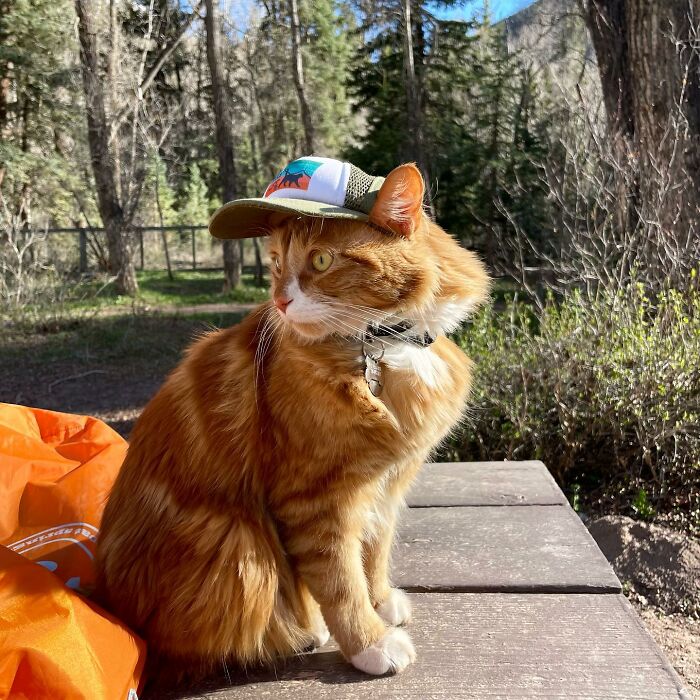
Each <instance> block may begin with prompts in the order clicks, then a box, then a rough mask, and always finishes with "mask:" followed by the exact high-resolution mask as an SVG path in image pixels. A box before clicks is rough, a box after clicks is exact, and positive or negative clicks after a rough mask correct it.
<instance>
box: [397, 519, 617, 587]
mask: <svg viewBox="0 0 700 700" xmlns="http://www.w3.org/2000/svg"><path fill="white" fill-rule="evenodd" d="M393 562H394V566H393V569H392V571H393V574H392V575H393V581H394V583H395V584H396V585H398V586H401V587H403V588H407V589H409V590H419V591H430V590H456V591H503V592H508V591H554V592H557V591H566V592H592V591H601V592H618V591H620V582H619V581H618V580H617V577H616V576H615V574H614V573H613V571H612V569H611V568H610V565H609V564H608V562H607V561H606V559H605V557H604V556H603V554H602V553H601V551H600V550H599V549H598V546H597V545H596V543H595V542H594V541H593V538H592V537H591V536H590V535H589V534H588V531H587V530H586V528H585V527H584V525H583V524H582V523H581V521H580V519H579V518H578V516H577V515H576V514H575V513H574V512H573V511H572V510H571V509H570V508H569V507H568V506H529V507H527V508H516V507H510V508H502V507H499V506H483V507H479V508H472V507H457V508H409V509H408V510H406V511H405V512H404V513H403V515H402V519H401V525H400V528H399V534H398V538H397V543H396V545H395V548H394V557H393Z"/></svg>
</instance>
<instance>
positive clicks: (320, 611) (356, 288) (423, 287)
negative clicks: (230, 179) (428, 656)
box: [97, 165, 488, 673]
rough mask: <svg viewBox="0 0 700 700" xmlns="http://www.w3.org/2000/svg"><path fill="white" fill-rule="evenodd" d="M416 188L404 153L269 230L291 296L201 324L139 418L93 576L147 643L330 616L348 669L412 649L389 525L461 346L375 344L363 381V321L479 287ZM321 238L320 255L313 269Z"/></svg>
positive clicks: (472, 263) (442, 306) (415, 316)
mask: <svg viewBox="0 0 700 700" xmlns="http://www.w3.org/2000/svg"><path fill="white" fill-rule="evenodd" d="M422 196H423V183H422V180H421V179H420V175H419V174H418V171H417V170H416V168H415V167H414V166H411V165H406V166H401V167H400V168H397V169H396V170H395V171H394V172H393V173H392V174H391V175H390V176H389V178H387V181H386V182H385V184H384V186H383V187H382V190H381V191H380V193H379V196H378V198H377V201H376V204H375V206H374V209H373V211H372V214H371V216H370V223H368V224H364V223H358V222H353V221H347V222H346V221H338V220H330V219H326V220H319V219H308V218H306V219H288V220H286V221H284V222H283V223H281V224H280V225H279V226H277V227H275V228H274V229H273V230H271V232H270V237H269V246H270V255H271V259H272V261H273V264H272V295H273V299H279V298H281V297H283V296H285V295H286V296H287V297H289V295H290V290H292V292H293V293H294V294H297V298H296V299H294V298H293V299H292V301H291V302H290V304H289V306H288V307H287V309H286V312H282V311H280V310H278V308H276V307H275V305H274V303H272V302H268V303H266V304H263V305H262V306H260V307H259V308H258V309H257V310H255V311H254V312H252V313H251V314H250V315H249V316H248V317H247V318H246V319H245V320H244V321H243V322H242V323H240V324H239V325H237V326H234V327H232V328H228V329H224V330H217V331H213V332H211V333H208V334H207V335H205V336H204V337H202V338H200V339H199V340H197V341H196V342H195V343H194V344H193V345H192V346H191V347H190V348H189V350H188V351H187V354H186V356H185V358H184V360H183V361H182V363H181V364H180V365H179V366H178V367H177V368H176V369H175V370H174V371H173V373H172V374H171V375H170V376H169V378H168V379H167V380H166V382H165V384H164V385H163V387H162V388H161V389H160V391H159V392H158V393H157V394H156V396H155V397H154V398H153V400H152V401H151V402H150V403H149V404H148V406H147V407H146V409H145V410H144V412H143V414H142V416H141V417H140V419H139V420H138V422H137V424H136V426H135V428H134V431H133V434H132V438H131V444H130V447H129V451H128V455H127V458H126V461H125V462H124V465H123V467H122V469H121V472H120V474H119V477H118V479H117V481H116V483H115V486H114V489H113V491H112V493H111V496H110V498H109V502H108V504H107V507H106V510H105V514H104V519H103V523H102V530H101V534H100V538H99V543H98V570H99V581H98V592H97V595H98V599H99V600H101V601H102V602H103V604H105V605H106V606H107V607H108V608H109V609H111V610H112V611H113V612H114V613H116V614H117V615H118V616H119V617H121V618H122V619H123V620H125V621H126V622H127V623H128V624H129V625H131V626H132V627H133V628H134V629H136V630H137V631H138V632H140V633H141V634H142V635H144V636H145V638H146V639H147V641H148V644H149V653H152V654H155V655H156V656H157V657H159V658H161V659H167V660H168V661H170V662H176V666H177V668H180V669H186V670H189V671H192V672H195V673H198V672H208V671H210V670H214V669H216V667H217V666H219V665H220V664H222V663H223V662H226V663H232V662H233V663H238V664H251V663H257V662H261V661H262V662H269V661H272V660H274V659H275V658H276V657H280V656H287V655H290V654H293V653H295V652H297V651H299V650H301V649H303V648H305V647H307V646H309V644H310V643H312V642H313V641H314V640H316V641H323V640H324V634H323V633H324V628H325V625H324V621H325V623H326V624H327V627H328V629H329V630H330V633H331V634H332V635H333V636H334V637H335V639H336V640H337V642H338V644H339V646H340V648H341V650H342V652H343V654H344V655H345V656H346V657H347V658H348V659H350V660H352V662H353V663H355V665H356V666H358V668H362V669H363V670H366V671H368V672H370V673H382V672H385V671H387V670H388V671H396V670H400V669H401V668H403V666H405V665H406V663H408V662H409V661H411V660H412V658H413V653H412V647H410V640H408V636H407V635H403V633H402V635H403V636H396V635H395V634H394V632H393V631H392V629H391V627H388V626H387V623H386V622H385V620H384V619H382V617H384V618H385V619H388V620H389V622H390V623H392V624H401V623H403V622H406V621H407V617H408V611H407V609H404V610H403V612H401V611H400V612H399V613H396V611H394V612H393V613H391V612H389V613H387V610H386V606H387V603H388V601H389V600H390V599H391V597H392V595H394V593H393V591H392V588H391V585H390V582H389V559H390V550H391V543H392V538H393V534H394V524H395V520H396V515H397V512H398V510H399V508H400V505H401V503H402V496H403V494H404V493H405V491H406V489H407V488H408V486H409V484H410V483H411V480H412V479H413V477H414V475H415V474H416V471H417V470H418V468H419V467H420V465H421V464H422V463H423V462H424V461H425V460H426V458H427V457H428V455H429V454H430V452H431V450H432V449H433V448H434V447H435V446H436V445H437V444H438V443H439V442H440V441H441V440H442V439H443V438H444V437H445V436H446V435H447V434H448V432H449V431H450V430H451V429H452V428H453V426H455V424H456V423H457V422H458V421H459V419H460V417H461V415H462V412H463V410H464V407H465V402H466V399H467V394H468V390H469V384H470V374H471V370H470V361H469V359H468V358H467V357H466V356H465V354H464V353H463V352H462V351H461V350H460V349H459V348H458V347H456V346H455V345H454V344H453V343H452V342H451V341H450V340H449V339H448V338H447V337H446V336H445V335H444V334H440V335H439V336H438V337H437V339H436V341H435V342H434V343H433V344H432V345H430V346H429V347H427V348H416V347H414V348H413V349H412V352H413V353H414V354H413V355H412V356H411V357H412V358H413V359H412V360H411V361H409V362H407V363H406V364H405V365H402V364H401V361H400V357H401V355H400V353H399V355H398V356H397V357H399V360H396V361H395V362H393V364H392V363H391V362H389V360H388V359H387V361H386V363H384V366H383V371H384V378H383V382H384V390H383V393H382V394H381V395H380V396H379V397H375V396H373V395H372V394H371V393H370V391H369V389H368V387H367V383H366V382H365V379H364V374H363V372H364V369H363V362H362V354H361V343H360V341H359V340H357V338H358V337H359V334H360V333H361V332H362V331H363V330H364V328H365V327H366V326H367V323H368V322H370V321H376V320H380V319H390V318H392V317H393V318H407V319H411V320H414V321H415V322H416V323H417V327H420V326H421V324H425V326H426V328H435V327H436V325H437V326H440V328H442V329H443V330H449V329H450V328H451V327H453V326H454V325H456V324H457V323H458V322H459V320H461V319H462V318H464V317H466V315H467V314H468V312H469V311H470V310H471V309H473V308H474V307H475V306H476V305H478V304H479V303H481V302H482V301H483V300H484V298H485V296H486V294H487V290H488V278H487V275H486V272H485V270H484V267H483V265H482V264H481V263H480V262H479V260H478V259H477V258H476V256H475V255H473V254H472V253H470V252H468V251H466V250H464V249H463V248H462V247H460V246H459V245H458V244H457V243H456V242H455V241H454V240H453V239H452V238H451V237H450V236H449V235H448V234H446V233H445V232H444V231H443V230H442V229H440V228H439V227H438V226H437V225H435V224H433V223H431V222H430V221H429V220H428V219H427V217H425V215H424V214H423V212H422V207H421V201H422ZM318 251H323V252H324V253H326V254H328V255H330V256H331V258H332V264H331V265H330V267H329V268H328V269H327V270H325V271H323V272H319V271H317V270H316V269H314V267H313V264H312V260H313V256H314V254H315V253H317V252H318ZM304 300H306V301H305V302H304ZM302 302H303V303H302ZM304 303H305V304H306V307H304ZM294 304H297V308H298V309H299V312H298V313H295V307H294ZM305 308H306V309H307V310H306V311H305ZM446 310H449V313H447V311H446ZM441 315H442V316H445V317H447V316H449V319H450V320H449V322H448V321H441V320H440V319H441V318H442V316H441ZM440 328H438V329H437V330H440ZM388 343H389V344H391V343H395V344H400V341H398V340H391V339H389V340H388ZM421 353H429V355H423V354H421ZM426 362H427V365H426V366H429V367H430V368H431V370H430V371H431V372H432V374H431V375H430V376H429V377H426V376H423V375H422V374H421V372H422V370H421V369H420V366H422V365H423V364H424V363H426ZM418 365H420V366H418ZM423 374H425V372H423ZM404 607H405V606H404ZM392 634H394V636H392ZM387 640H389V641H387ZM391 640H393V641H391ZM389 642H391V643H389ZM396 644H398V645H399V646H402V645H403V646H402V648H403V652H401V653H398V655H397V653H396V652H395V651H392V649H394V647H395V646H396ZM392 645H393V646H392ZM375 651H376V654H375V653H374V652H375ZM373 654H374V655H373ZM392 654H393V656H392ZM382 655H383V656H382ZM377 659H379V661H377Z"/></svg>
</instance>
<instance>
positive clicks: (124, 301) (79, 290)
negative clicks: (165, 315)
mask: <svg viewBox="0 0 700 700" xmlns="http://www.w3.org/2000/svg"><path fill="white" fill-rule="evenodd" d="M136 278H137V280H138V284H139V293H138V295H137V297H136V298H135V299H134V298H132V297H127V296H120V295H118V294H116V292H115V291H114V285H113V284H111V283H110V284H105V282H104V281H102V280H99V279H95V280H91V281H89V282H81V283H78V284H76V285H75V286H74V287H73V288H72V289H71V290H70V291H69V294H68V297H67V299H66V302H65V304H66V306H67V307H68V309H74V310H76V311H77V310H90V309H101V308H105V307H110V306H125V307H129V306H132V305H133V304H134V303H136V304H138V305H144V306H164V305H172V306H192V305H198V304H217V303H227V302H229V303H239V304H240V303H259V302H262V301H265V300H266V299H267V298H268V295H269V292H268V289H267V286H263V287H258V286H256V285H255V282H254V279H253V275H250V274H244V275H243V279H242V283H241V285H240V287H237V288H236V289H233V290H231V291H230V292H228V293H227V294H224V293H223V291H222V285H223V279H222V273H221V271H220V270H197V271H193V270H181V271H176V272H175V273H174V279H173V280H169V279H168V273H167V272H166V271H165V270H143V271H141V272H137V273H136Z"/></svg>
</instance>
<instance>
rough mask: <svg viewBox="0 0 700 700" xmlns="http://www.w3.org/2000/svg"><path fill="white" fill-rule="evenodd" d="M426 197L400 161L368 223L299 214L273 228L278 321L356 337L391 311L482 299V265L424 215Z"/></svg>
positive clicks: (407, 312) (414, 311)
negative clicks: (441, 301)
mask: <svg viewBox="0 0 700 700" xmlns="http://www.w3.org/2000/svg"><path fill="white" fill-rule="evenodd" d="M402 169H408V170H402ZM395 173H397V174H398V176H395V175H394V174H395ZM422 197H423V182H422V179H421V178H420V175H419V174H418V171H417V170H416V169H415V168H414V167H413V166H401V168H397V169H396V170H395V171H393V173H392V174H391V175H390V176H389V177H388V178H387V180H386V182H385V184H384V185H383V187H382V189H381V191H380V193H379V195H378V197H377V202H376V204H375V206H374V208H373V210H372V213H371V214H370V221H371V222H372V223H371V224H365V223H362V222H356V221H342V220H338V219H312V218H299V219H289V220H287V221H286V222H284V223H283V224H282V225H280V226H279V227H277V228H275V229H273V230H272V232H271V235H270V238H269V246H268V250H269V254H270V260H271V279H272V298H273V300H274V302H275V305H276V307H277V311H276V312H277V314H278V316H279V318H280V319H281V321H282V322H283V323H285V324H287V325H288V326H289V327H291V328H292V329H294V330H295V331H296V332H297V333H299V334H300V335H301V336H304V337H306V338H321V337H323V336H326V335H330V334H332V333H338V334H341V335H357V334H359V333H362V332H363V331H364V330H365V329H366V327H367V325H368V324H369V323H372V322H381V321H383V320H385V319H387V318H389V317H390V316H392V315H404V316H406V317H411V318H412V317H415V316H416V315H418V316H420V315H421V314H422V313H425V312H426V310H427V309H435V307H436V304H438V303H439V301H440V299H442V298H457V297H460V298H463V299H466V298H467V297H468V296H469V295H471V296H473V297H474V302H475V304H476V303H478V302H479V301H480V300H481V296H483V292H484V291H485V288H486V285H487V282H486V275H485V272H484V270H483V266H481V264H480V263H479V262H478V260H476V258H475V257H474V256H473V254H472V253H469V252H468V251H466V250H464V249H463V248H461V247H460V246H459V245H458V244H457V243H456V242H455V241H453V240H452V239H451V238H450V237H449V236H448V235H447V234H446V233H445V232H444V231H442V229H440V228H439V227H438V226H436V225H434V224H431V223H430V222H429V221H428V220H427V218H426V217H425V216H424V214H423V212H422ZM477 297H479V298H477Z"/></svg>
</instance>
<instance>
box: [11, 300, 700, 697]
mask: <svg viewBox="0 0 700 700" xmlns="http://www.w3.org/2000/svg"><path fill="white" fill-rule="evenodd" d="M206 301H207V302H209V303H204V304H201V303H200V304H198V303H185V302H183V301H182V300H181V299H178V300H177V302H176V303H173V302H172V301H169V302H168V301H165V302H163V303H160V304H155V305H151V304H142V305H140V306H139V308H138V311H137V312H134V309H132V308H129V307H125V306H121V307H119V306H118V305H117V308H116V309H115V308H114V307H111V308H110V307H105V308H104V309H100V312H99V313H97V314H90V315H89V316H87V317H86V316H84V315H80V316H78V317H75V318H68V319H64V320H63V321H61V322H57V323H54V324H47V325H46V326H45V327H44V328H42V329H41V331H40V332H37V331H36V328H34V329H33V331H32V332H30V331H29V329H27V328H25V329H22V328H21V327H17V326H13V325H11V324H9V323H8V324H6V325H5V328H4V329H3V332H2V333H1V334H0V402H9V403H20V404H24V405H28V406H37V407H41V408H46V409H51V410H56V411H64V412H69V413H78V414H86V415H92V416H95V417H97V418H100V419H102V420H104V421H105V422H106V423H108V424H109V425H111V426H112V427H113V428H114V429H115V430H116V431H117V432H119V433H120V434H121V435H122V436H124V437H128V436H129V433H130V431H131V429H132V427H133V424H134V422H135V420H136V419H137V418H138V416H139V414H140V413H141V411H142V410H143V408H144V406H145V405H146V403H147V402H148V400H149V399H150V398H151V397H152V396H153V394H154V393H155V392H156V391H157V389H158V387H159V386H160V384H161V383H162V382H163V379H164V378H165V376H166V375H167V374H168V372H169V371H170V370H171V369H172V368H173V367H174V366H175V365H176V364H177V362H178V360H179V358H180V356H181V354H182V351H183V350H184V349H185V347H186V346H187V345H188V344H189V343H190V342H192V340H193V339H194V338H195V337H196V336H197V335H198V334H200V333H201V332H203V331H205V330H207V329H211V328H216V327H225V326H229V325H232V324H234V323H237V322H238V321H239V320H240V319H241V318H242V317H243V316H244V315H245V313H246V312H247V311H248V309H249V308H250V306H251V304H250V300H246V301H245V302H243V301H241V302H234V301H233V300H226V301H221V300H219V301H213V300H212V299H211V298H208V299H207V300H206ZM212 302H213V303H212ZM631 600H632V603H633V604H634V605H635V608H636V609H637V611H638V612H639V614H640V616H641V617H642V619H643V620H644V622H645V623H646V625H647V627H648V628H649V630H650V632H651V633H652V635H653V636H654V638H655V639H656V641H657V643H658V644H659V645H660V646H661V647H662V648H663V649H664V650H665V652H666V654H667V655H668V658H669V660H670V661H671V663H672V664H673V665H674V666H675V668H676V669H677V671H678V672H679V674H680V675H681V676H682V677H683V679H684V680H685V682H686V683H687V684H688V685H689V686H690V687H691V688H692V692H694V693H695V696H696V698H697V699H698V700H700V620H698V619H697V618H694V617H691V616H688V615H683V614H679V613H676V614H672V615H667V614H664V612H663V611H662V610H661V608H657V607H656V606H654V605H652V604H650V603H649V601H647V600H645V599H643V598H642V599H640V598H639V597H637V596H634V595H632V596H631Z"/></svg>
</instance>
